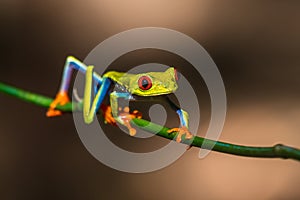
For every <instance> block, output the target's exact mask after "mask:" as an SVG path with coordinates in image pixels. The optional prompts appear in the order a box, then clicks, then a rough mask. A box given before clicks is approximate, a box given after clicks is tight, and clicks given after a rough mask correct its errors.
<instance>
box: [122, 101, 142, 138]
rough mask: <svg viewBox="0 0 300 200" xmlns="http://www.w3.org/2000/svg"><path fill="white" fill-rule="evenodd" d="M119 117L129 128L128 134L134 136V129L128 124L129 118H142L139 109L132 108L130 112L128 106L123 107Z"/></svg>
mask: <svg viewBox="0 0 300 200" xmlns="http://www.w3.org/2000/svg"><path fill="white" fill-rule="evenodd" d="M119 118H120V119H121V120H122V122H123V125H125V126H126V127H127V128H128V130H129V135H130V136H135V134H136V129H135V128H133V127H132V126H131V124H130V120H132V119H133V118H139V119H140V118H142V115H141V113H140V112H139V111H137V110H134V111H133V112H132V113H130V112H129V107H127V106H126V107H125V108H123V112H120V113H119Z"/></svg>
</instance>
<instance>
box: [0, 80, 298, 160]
mask: <svg viewBox="0 0 300 200" xmlns="http://www.w3.org/2000/svg"><path fill="white" fill-rule="evenodd" d="M0 92H3V93H5V94H9V95H11V96H14V97H17V98H19V99H21V100H24V101H27V102H30V103H33V104H36V105H38V106H43V107H49V105H50V103H51V102H52V100H53V99H52V98H49V97H46V96H42V95H39V94H35V93H31V92H28V91H25V90H22V89H19V88H16V87H12V86H10V85H7V84H4V83H0ZM57 109H58V110H61V111H64V112H74V111H81V110H82V104H81V103H67V104H65V105H64V106H57ZM132 124H133V125H134V126H137V127H138V128H141V129H143V130H145V131H148V132H151V133H154V134H156V135H158V136H161V137H164V138H167V139H169V140H173V139H174V138H175V137H176V133H168V130H169V128H166V127H163V126H161V125H158V124H154V123H152V122H149V121H146V120H143V119H137V118H135V119H133V120H132ZM181 142H182V143H184V144H188V145H190V146H194V147H199V148H203V149H211V148H212V150H213V151H217V152H222V153H226V154H232V155H237V156H247V157H262V158H284V159H287V158H290V159H295V160H298V161H300V150H299V149H296V148H293V147H289V146H285V145H282V144H276V145H274V146H271V147H253V146H242V145H236V144H231V143H225V142H220V141H214V140H209V139H205V138H202V137H198V136H194V137H193V138H192V139H190V140H186V139H185V138H182V141H181Z"/></svg>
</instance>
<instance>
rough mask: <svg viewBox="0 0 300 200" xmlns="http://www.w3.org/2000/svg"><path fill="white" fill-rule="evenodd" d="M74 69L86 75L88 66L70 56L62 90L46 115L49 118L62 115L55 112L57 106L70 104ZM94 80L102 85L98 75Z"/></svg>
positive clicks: (61, 86)
mask: <svg viewBox="0 0 300 200" xmlns="http://www.w3.org/2000/svg"><path fill="white" fill-rule="evenodd" d="M74 69H75V70H78V71H80V72H82V73H85V72H86V69H87V66H86V65H85V64H84V63H82V62H80V61H79V60H77V59H76V58H74V57H73V56H68V57H67V59H66V63H65V67H64V72H63V76H62V81H61V85H60V89H59V91H58V93H57V95H56V97H55V99H54V100H53V101H52V103H51V104H50V107H49V109H48V111H47V113H46V115H47V116H48V117H52V116H57V115H61V111H59V110H55V107H56V106H57V105H65V104H66V103H68V102H70V98H69V96H68V90H69V86H70V81H71V77H72V72H73V70H74ZM93 79H94V80H95V81H96V82H97V83H98V85H100V84H101V83H102V79H101V77H100V76H99V75H98V74H96V73H93ZM94 89H95V90H96V87H95V88H94Z"/></svg>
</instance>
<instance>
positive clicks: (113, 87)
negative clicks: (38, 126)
mask: <svg viewBox="0 0 300 200" xmlns="http://www.w3.org/2000/svg"><path fill="white" fill-rule="evenodd" d="M73 69H75V70H78V71H80V72H82V73H86V83H85V91H84V97H83V117H84V121H85V123H87V124H89V123H91V122H92V121H93V119H94V115H95V114H96V113H97V111H98V110H99V108H100V107H101V108H102V110H103V114H104V118H105V122H107V123H110V124H115V123H116V121H117V122H119V123H121V124H123V125H125V126H126V127H127V128H128V130H129V134H130V135H131V136H134V135H135V134H136V130H135V129H134V128H133V127H131V125H130V120H131V119H133V118H134V117H138V118H140V117H141V115H140V113H139V112H138V111H136V110H134V111H133V112H130V110H129V108H128V107H125V108H118V99H119V98H124V99H126V100H130V101H132V100H133V101H134V100H139V99H141V98H151V97H154V96H160V97H161V98H164V99H166V100H167V102H168V103H169V104H170V106H171V108H172V109H174V110H175V111H176V113H177V114H178V116H179V119H180V127H179V128H172V129H170V130H169V132H170V133H171V132H178V135H177V137H176V141H177V142H180V141H181V137H182V136H183V135H184V136H185V138H186V139H190V138H192V137H193V136H192V134H191V133H190V131H189V129H188V113H187V112H186V111H184V110H183V109H181V108H179V107H178V106H177V105H176V104H175V103H173V102H172V101H171V100H170V99H169V98H168V96H167V94H171V93H173V92H175V91H176V89H177V88H178V85H177V72H176V70H175V69H174V68H173V67H170V68H168V69H167V70H166V71H164V72H148V73H142V74H129V73H124V72H116V71H109V72H106V73H105V74H103V76H102V77H101V76H100V75H98V74H97V73H96V72H93V66H86V65H85V64H84V63H82V62H81V61H79V60H77V59H76V58H74V57H73V56H69V57H67V59H66V63H65V67H64V72H63V77H62V82H61V86H60V90H59V92H58V93H57V95H56V98H55V99H54V101H53V102H52V103H51V105H50V107H49V109H48V111H47V113H46V115H47V116H48V117H52V116H57V115H61V111H59V110H56V109H55V107H56V105H58V104H59V105H64V104H66V103H68V102H69V101H70V100H69V97H68V89H69V85H70V80H71V75H72V71H73ZM93 81H94V82H95V83H96V84H93V83H92V82H93ZM92 87H94V88H93V89H94V94H95V98H94V100H93V102H92V106H91V97H92ZM106 95H109V97H110V106H106V105H104V104H103V99H104V97H105V96H106Z"/></svg>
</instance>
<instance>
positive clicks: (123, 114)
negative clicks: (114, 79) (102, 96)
mask: <svg viewBox="0 0 300 200" xmlns="http://www.w3.org/2000/svg"><path fill="white" fill-rule="evenodd" d="M119 98H124V99H126V100H130V99H132V96H131V94H130V93H127V92H116V91H114V92H112V93H111V94H110V106H111V111H112V115H113V117H114V118H115V119H116V120H117V121H118V122H119V123H121V124H123V125H124V126H126V127H127V128H128V130H129V135H131V136H134V135H135V134H136V129H135V128H133V127H132V126H131V124H130V121H131V120H132V119H133V118H141V117H142V116H141V114H140V113H139V112H138V111H137V110H134V111H133V112H132V113H130V112H129V111H130V110H129V107H128V106H126V107H124V108H123V109H122V108H120V110H119V109H118V99H119ZM119 111H120V112H119Z"/></svg>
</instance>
